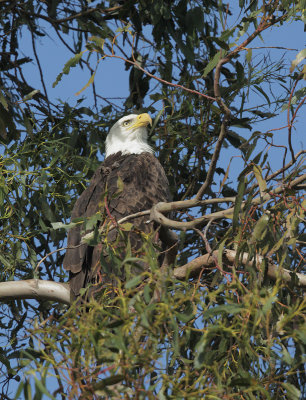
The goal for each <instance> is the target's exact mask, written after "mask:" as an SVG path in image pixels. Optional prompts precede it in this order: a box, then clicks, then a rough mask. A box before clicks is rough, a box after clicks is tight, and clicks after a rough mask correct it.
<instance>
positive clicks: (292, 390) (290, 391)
mask: <svg viewBox="0 0 306 400" xmlns="http://www.w3.org/2000/svg"><path fill="white" fill-rule="evenodd" d="M281 385H282V387H283V388H284V389H285V390H286V395H287V396H286V399H288V400H299V399H300V398H301V391H300V390H299V389H298V388H297V387H296V386H294V385H292V384H291V383H281Z"/></svg>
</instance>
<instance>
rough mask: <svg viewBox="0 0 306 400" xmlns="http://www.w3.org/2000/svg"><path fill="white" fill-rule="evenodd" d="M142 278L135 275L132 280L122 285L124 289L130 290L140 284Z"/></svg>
mask: <svg viewBox="0 0 306 400" xmlns="http://www.w3.org/2000/svg"><path fill="white" fill-rule="evenodd" d="M142 280H143V278H142V276H141V275H137V276H135V277H134V278H132V279H130V280H129V281H127V282H126V284H125V285H124V286H125V288H126V289H132V288H133V287H135V286H137V285H139V284H140V283H141V282H142Z"/></svg>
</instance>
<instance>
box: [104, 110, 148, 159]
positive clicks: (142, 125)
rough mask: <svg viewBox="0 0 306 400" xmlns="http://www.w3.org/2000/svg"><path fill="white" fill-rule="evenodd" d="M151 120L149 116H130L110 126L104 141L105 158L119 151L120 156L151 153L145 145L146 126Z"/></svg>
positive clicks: (146, 144)
mask: <svg viewBox="0 0 306 400" xmlns="http://www.w3.org/2000/svg"><path fill="white" fill-rule="evenodd" d="M151 123H152V120H151V118H150V116H149V114H140V115H137V114H130V115H127V116H125V117H122V118H120V119H119V121H117V122H116V123H115V125H113V126H112V128H111V130H110V131H109V133H108V135H107V138H106V141H105V145H106V146H105V148H106V151H105V158H106V157H108V156H110V155H111V154H115V153H118V152H119V151H121V153H122V154H140V153H144V152H148V153H153V149H152V148H151V147H150V146H149V145H148V143H147V125H149V124H151Z"/></svg>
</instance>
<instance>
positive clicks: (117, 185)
mask: <svg viewBox="0 0 306 400" xmlns="http://www.w3.org/2000/svg"><path fill="white" fill-rule="evenodd" d="M149 124H150V125H152V120H151V117H150V116H149V114H146V113H144V114H140V115H135V114H131V115H128V116H125V117H123V118H121V119H119V121H117V122H116V123H115V125H113V127H112V128H111V129H110V131H109V133H108V135H107V138H106V142H105V145H106V154H105V160H104V162H103V163H102V164H101V165H100V166H99V168H98V169H97V170H96V172H95V173H94V175H93V177H92V179H91V181H90V184H89V186H88V187H87V189H86V190H85V191H84V192H83V193H82V194H81V196H80V197H79V198H78V199H77V201H76V203H75V205H74V208H73V210H72V214H71V220H72V221H73V220H76V219H77V221H80V222H79V223H78V224H76V225H75V226H74V227H73V228H72V229H71V230H70V231H69V233H68V244H67V251H66V254H65V257H64V268H65V269H66V270H67V271H69V274H70V289H71V291H72V295H73V296H74V297H77V296H79V294H80V290H81V289H82V288H86V287H87V286H88V285H90V284H95V283H100V284H101V285H102V286H103V279H104V280H105V282H110V281H111V279H110V275H112V274H115V273H116V271H114V270H112V266H111V265H109V266H108V272H107V273H106V274H105V271H104V272H103V271H101V264H103V265H105V258H107V256H106V255H105V248H104V247H105V245H104V244H103V241H102V242H100V243H98V244H95V245H94V246H90V245H89V244H87V243H82V237H83V236H84V235H85V234H86V233H88V231H89V229H87V228H86V221H88V220H89V219H92V218H91V217H93V216H94V215H98V213H100V215H104V217H103V218H104V221H103V218H102V219H101V218H100V220H98V221H97V222H96V224H95V226H94V227H93V226H92V222H91V230H93V229H97V228H98V227H99V226H102V225H103V224H104V225H105V222H109V221H111V222H112V223H116V221H119V220H120V219H121V218H123V217H125V216H128V215H131V214H134V213H137V212H140V211H144V210H148V209H150V208H151V207H152V206H153V205H154V204H156V203H158V202H161V201H170V200H171V196H170V191H169V184H168V180H167V178H166V175H165V172H164V169H163V167H162V166H161V164H160V163H159V161H158V160H157V159H156V158H155V156H154V155H153V149H152V148H151V147H150V146H149V144H148V143H147V126H148V125H149ZM148 219H149V216H148V215H145V216H142V217H137V218H134V219H133V220H131V221H130V222H131V223H132V224H133V227H132V229H131V230H130V231H129V232H128V240H129V242H130V246H131V248H132V249H133V250H134V251H136V250H139V249H141V247H142V243H143V242H142V240H141V232H144V233H147V234H148V233H150V232H152V231H153V230H154V229H156V225H154V224H153V223H152V222H149V221H148ZM107 220H108V221H107ZM104 225H103V226H104ZM160 237H161V236H160ZM116 240H118V228H116V229H111V230H110V231H109V232H108V233H107V243H114V242H115V241H116ZM121 251H124V244H123V243H121ZM101 261H103V262H102V263H101ZM106 264H107V262H106ZM102 269H103V268H102ZM119 275H120V274H119ZM103 277H104V278H103ZM101 281H102V282H101Z"/></svg>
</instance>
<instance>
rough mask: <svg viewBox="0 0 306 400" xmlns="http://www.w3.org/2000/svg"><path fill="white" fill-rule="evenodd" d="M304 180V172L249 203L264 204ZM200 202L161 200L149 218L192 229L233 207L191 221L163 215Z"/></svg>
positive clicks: (176, 226)
mask: <svg viewBox="0 0 306 400" xmlns="http://www.w3.org/2000/svg"><path fill="white" fill-rule="evenodd" d="M305 180H306V174H303V175H301V176H299V177H298V178H296V179H294V180H293V181H291V182H289V183H288V184H287V185H282V186H279V187H277V188H275V189H273V190H271V191H270V192H269V193H265V194H264V195H263V196H259V197H256V198H255V199H253V200H252V202H251V203H252V204H254V205H259V204H264V203H266V202H267V201H269V200H270V199H271V198H272V197H273V196H274V195H276V194H279V193H282V192H284V191H285V190H286V189H288V188H289V189H291V188H294V187H297V186H298V185H300V184H301V183H302V182H304V181H305ZM229 199H230V198H229ZM220 200H222V199H218V201H219V202H220ZM231 201H232V200H231ZM201 204H202V202H199V201H198V200H197V199H196V198H194V199H192V200H186V201H177V202H172V203H162V202H161V203H158V204H156V205H155V206H153V207H152V209H151V214H150V219H151V220H152V221H156V222H157V223H159V224H161V225H163V226H166V227H168V228H172V229H180V230H187V229H193V228H194V227H196V226H199V225H201V224H203V222H204V221H209V220H211V219H221V218H229V216H231V215H232V214H233V212H234V207H231V208H228V209H226V210H221V211H217V212H215V213H211V214H207V215H204V216H202V217H200V218H196V219H194V220H192V221H184V222H182V221H174V220H171V219H169V218H167V217H165V216H164V215H163V214H165V213H168V212H170V211H172V210H177V209H180V210H183V209H186V208H192V207H197V206H199V205H201ZM244 205H245V203H242V206H241V209H243V207H244Z"/></svg>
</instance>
